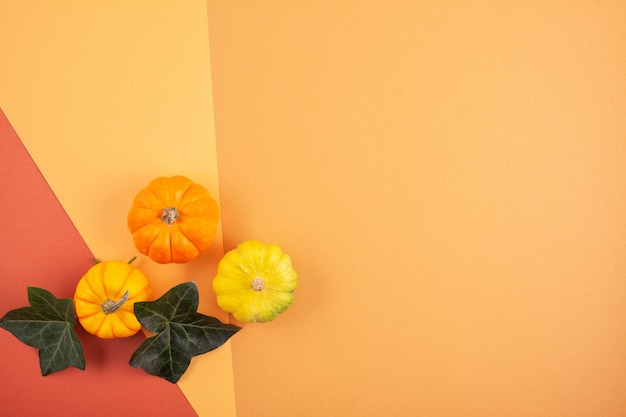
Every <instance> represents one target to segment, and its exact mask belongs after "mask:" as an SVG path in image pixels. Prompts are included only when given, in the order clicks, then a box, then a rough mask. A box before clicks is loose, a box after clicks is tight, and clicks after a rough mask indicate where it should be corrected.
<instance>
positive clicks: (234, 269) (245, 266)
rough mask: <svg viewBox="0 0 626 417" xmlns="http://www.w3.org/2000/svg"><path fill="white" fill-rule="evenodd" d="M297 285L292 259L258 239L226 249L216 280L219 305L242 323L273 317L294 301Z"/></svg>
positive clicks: (266, 319) (214, 280) (263, 320)
mask: <svg viewBox="0 0 626 417" xmlns="http://www.w3.org/2000/svg"><path fill="white" fill-rule="evenodd" d="M297 284H298V276H297V274H296V271H294V269H293V268H292V266H291V258H289V256H288V255H287V254H285V253H283V251H282V250H281V248H280V247H279V246H277V245H272V244H265V243H262V242H259V241H256V240H250V241H247V242H244V243H242V244H240V245H239V246H237V248H236V249H233V250H231V251H229V252H227V253H226V254H225V255H224V257H223V258H222V259H221V260H220V262H219V264H218V267H217V275H216V276H215V278H214V279H213V289H214V290H215V294H216V295H217V304H218V305H219V306H220V308H222V310H224V311H227V312H229V313H232V315H233V317H235V318H236V319H237V320H239V321H241V322H259V323H264V322H268V321H272V320H274V319H275V318H276V316H277V315H278V314H280V313H282V312H283V311H285V310H286V309H287V307H289V305H291V303H292V302H293V300H294V291H295V290H296V287H297Z"/></svg>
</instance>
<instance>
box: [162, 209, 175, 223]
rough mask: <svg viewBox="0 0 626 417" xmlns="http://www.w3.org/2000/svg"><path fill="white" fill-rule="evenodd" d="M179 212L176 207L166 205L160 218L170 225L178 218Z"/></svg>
mask: <svg viewBox="0 0 626 417" xmlns="http://www.w3.org/2000/svg"><path fill="white" fill-rule="evenodd" d="M178 217H179V214H178V210H176V207H167V208H164V209H163V212H162V213H161V220H163V221H164V222H165V223H166V224H167V225H168V226H171V225H172V223H174V222H175V221H176V220H178Z"/></svg>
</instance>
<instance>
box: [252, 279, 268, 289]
mask: <svg viewBox="0 0 626 417" xmlns="http://www.w3.org/2000/svg"><path fill="white" fill-rule="evenodd" d="M263 287H265V281H263V280H262V279H261V278H259V277H256V278H255V279H253V280H252V289H253V290H254V291H261V290H262V289H263Z"/></svg>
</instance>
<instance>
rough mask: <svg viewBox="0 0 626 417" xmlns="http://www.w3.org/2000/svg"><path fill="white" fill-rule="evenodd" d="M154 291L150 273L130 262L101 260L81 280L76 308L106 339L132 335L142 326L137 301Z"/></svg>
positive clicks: (90, 329) (86, 324)
mask: <svg viewBox="0 0 626 417" xmlns="http://www.w3.org/2000/svg"><path fill="white" fill-rule="evenodd" d="M131 262H132V260H131ZM151 293H152V291H151V289H150V284H149V282H148V279H147V278H146V276H145V275H144V274H143V273H142V272H141V271H140V270H139V269H137V268H135V267H133V266H131V265H130V263H129V262H122V261H107V262H99V263H96V264H95V265H94V266H93V267H91V268H90V269H89V271H87V273H86V274H85V275H84V276H83V277H82V278H81V279H80V281H79V282H78V285H77V286H76V292H75V294H74V309H75V311H76V316H77V317H78V321H79V322H80V324H81V325H82V326H83V327H84V328H85V330H87V331H88V332H89V333H91V334H93V335H95V336H98V337H100V338H102V339H114V338H123V337H130V336H132V335H134V334H136V333H137V332H138V331H139V330H140V329H141V324H140V323H139V321H138V320H137V318H136V317H135V311H134V307H135V303H136V302H138V301H147V300H148V299H149V298H150V295H151Z"/></svg>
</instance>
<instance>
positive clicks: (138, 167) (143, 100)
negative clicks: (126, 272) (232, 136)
mask: <svg viewBox="0 0 626 417" xmlns="http://www.w3.org/2000/svg"><path fill="white" fill-rule="evenodd" d="M0 39H2V40H1V41H0V55H1V56H2V57H3V58H2V64H1V67H0V68H1V71H2V74H1V75H2V76H1V77H0V91H1V92H2V93H1V94H0V107H1V108H2V109H3V110H4V112H5V113H6V115H7V117H8V119H9V120H10V121H11V123H12V124H13V126H14V128H15V130H16V131H17V133H18V135H19V136H20V138H21V139H22V141H23V143H24V144H25V145H26V147H27V149H28V151H29V153H30V154H31V156H32V157H33V159H34V161H35V163H36V164H37V166H38V167H39V169H40V170H41V172H42V173H43V175H44V177H45V179H46V180H47V181H48V183H49V184H50V186H51V188H52V190H53V191H54V193H55V194H56V196H57V198H58V199H59V200H60V202H61V204H62V205H63V207H64V209H65V210H66V211H67V213H68V214H69V216H70V218H71V220H72V222H73V223H74V224H75V226H76V228H77V229H78V231H79V233H80V234H81V236H82V237H83V239H84V240H85V242H86V243H87V245H88V246H89V248H90V250H91V251H92V252H93V253H94V255H95V256H97V257H98V258H100V259H102V260H109V259H121V260H127V259H130V258H131V257H133V256H135V255H138V253H137V251H136V249H135V248H134V246H133V244H132V240H131V236H130V234H129V232H128V231H127V229H126V215H127V212H128V209H129V208H130V205H131V203H132V199H133V197H134V195H135V194H136V193H137V192H138V191H139V190H140V189H141V188H142V187H144V186H146V185H147V184H148V183H149V181H150V180H152V179H153V178H155V177H157V176H160V175H167V176H169V175H175V174H181V175H186V176H188V177H189V178H191V179H193V180H194V181H196V182H198V183H201V184H203V185H205V186H206V187H207V188H208V189H209V191H210V192H211V194H212V195H213V196H214V197H215V198H216V199H217V200H219V189H218V178H217V166H216V155H215V152H216V150H215V137H214V131H213V113H212V112H213V108H212V96H211V76H210V75H211V72H210V61H209V59H210V58H209V42H208V30H207V16H206V4H205V3H204V2H201V1H192V2H184V4H183V3H180V4H178V3H169V2H166V3H162V2H161V3H155V2H152V1H136V2H132V3H112V4H109V3H107V4H103V3H102V4H94V3H80V2H75V1H69V0H68V1H60V2H54V3H50V2H45V1H38V2H27V4H26V3H24V4H22V3H20V2H8V3H5V4H3V5H2V6H0ZM221 254H222V242H221V229H220V230H219V231H218V236H217V237H216V240H215V243H214V246H213V247H212V248H211V249H210V250H209V251H208V252H206V253H204V254H202V255H201V257H199V258H198V259H196V260H195V261H194V262H193V263H190V264H187V265H164V266H163V265H156V264H155V263H154V262H152V261H150V260H149V259H147V258H145V257H143V256H139V259H138V260H137V261H136V262H135V263H134V265H136V266H137V267H139V268H141V269H142V270H143V271H144V272H145V273H146V275H147V276H148V277H149V278H150V279H151V283H152V286H153V289H154V292H155V296H158V295H160V294H162V293H163V292H165V291H166V290H167V289H169V288H170V287H171V286H173V285H174V284H176V283H180V282H186V281H191V280H195V282H196V283H197V285H198V288H199V291H200V294H201V300H200V311H201V312H204V313H206V314H210V315H214V316H217V317H218V318H220V319H222V320H228V317H227V315H226V314H224V313H223V312H221V311H220V310H219V309H218V308H217V306H216V304H215V301H214V295H213V293H212V289H211V279H212V277H213V275H214V272H215V267H216V263H217V260H218V259H219V258H220V256H221ZM179 387H180V388H181V389H182V390H183V392H184V394H185V395H186V396H187V398H188V399H189V401H190V402H191V403H192V405H193V406H194V409H195V410H196V412H197V413H198V415H200V416H205V415H216V414H217V415H220V416H222V415H223V416H233V415H235V408H234V391H233V378H232V366H231V351H230V345H229V344H228V343H227V344H226V345H224V346H222V347H220V348H219V349H218V350H216V351H213V352H211V353H210V354H206V355H202V356H199V357H196V358H194V359H193V360H192V363H191V366H190V368H189V370H188V372H187V373H186V374H185V375H184V377H183V378H182V379H181V381H180V382H179Z"/></svg>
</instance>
